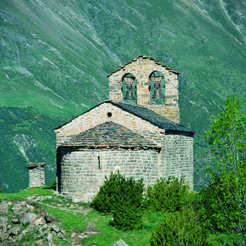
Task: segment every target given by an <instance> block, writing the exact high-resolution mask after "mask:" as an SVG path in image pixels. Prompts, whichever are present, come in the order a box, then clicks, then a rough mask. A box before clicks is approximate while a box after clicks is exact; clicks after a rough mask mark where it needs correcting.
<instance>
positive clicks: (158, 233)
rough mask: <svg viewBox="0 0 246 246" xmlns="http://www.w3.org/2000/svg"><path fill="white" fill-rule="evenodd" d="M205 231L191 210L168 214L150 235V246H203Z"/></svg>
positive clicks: (205, 236) (205, 237)
mask: <svg viewBox="0 0 246 246" xmlns="http://www.w3.org/2000/svg"><path fill="white" fill-rule="evenodd" d="M206 239H207V231H206V230H205V229H204V227H203V225H202V224H201V222H200V221H199V219H198V216H197V214H196V213H195V212H194V211H193V210H192V209H191V208H185V209H182V210H181V211H179V212H175V213H173V214H169V215H167V216H165V217H164V219H163V221H162V222H161V223H160V224H159V225H158V226H157V228H156V230H155V231H154V232H153V233H152V236H151V239H150V246H161V245H163V246H164V245H165V246H174V245H179V246H184V245H189V246H198V245H199V246H204V245H207V243H206Z"/></svg>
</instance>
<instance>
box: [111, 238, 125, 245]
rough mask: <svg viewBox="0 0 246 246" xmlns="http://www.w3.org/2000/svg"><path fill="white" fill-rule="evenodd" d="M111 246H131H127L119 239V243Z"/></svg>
mask: <svg viewBox="0 0 246 246" xmlns="http://www.w3.org/2000/svg"><path fill="white" fill-rule="evenodd" d="M111 246H129V245H128V244H126V243H125V242H124V241H123V240H122V239H119V240H118V241H116V242H114V243H112V244H111Z"/></svg>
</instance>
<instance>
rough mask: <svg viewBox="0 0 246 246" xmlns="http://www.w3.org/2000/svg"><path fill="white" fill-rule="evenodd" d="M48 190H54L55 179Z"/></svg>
mask: <svg viewBox="0 0 246 246" xmlns="http://www.w3.org/2000/svg"><path fill="white" fill-rule="evenodd" d="M49 188H50V189H53V190H56V179H55V180H54V181H53V182H52V183H51V185H50V187H49Z"/></svg>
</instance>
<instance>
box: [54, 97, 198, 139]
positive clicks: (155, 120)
mask: <svg viewBox="0 0 246 246" xmlns="http://www.w3.org/2000/svg"><path fill="white" fill-rule="evenodd" d="M103 103H112V104H113V105H115V106H116V107H119V108H121V109H122V110H125V111H127V112H129V113H131V114H134V115H136V116H137V117H140V118H142V119H144V120H146V121H148V122H150V123H152V124H153V125H156V126H158V127H159V128H161V129H164V130H165V131H166V133H174V132H183V133H187V134H189V135H191V136H193V135H194V132H193V131H191V130H189V129H187V128H185V127H184V126H182V125H180V124H177V123H175V122H173V121H171V120H168V119H166V118H165V117H163V116H161V115H159V114H157V113H155V112H154V111H153V110H150V109H148V108H146V107H142V106H139V105H135V104H130V103H124V102H121V101H113V100H106V101H104V102H101V103H99V104H98V105H96V106H94V107H92V108H90V109H89V110H87V111H85V112H84V113H83V114H85V113H87V112H89V111H91V110H93V109H94V108H96V107H98V106H100V105H101V104H103ZM83 114H82V115H83ZM79 116H80V115H78V116H77V117H75V118H73V119H71V120H70V121H68V122H66V123H64V124H62V125H61V126H59V127H57V128H55V129H54V130H57V129H59V128H61V127H63V126H65V125H67V124H69V123H70V122H71V121H72V120H74V119H76V118H78V117H79Z"/></svg>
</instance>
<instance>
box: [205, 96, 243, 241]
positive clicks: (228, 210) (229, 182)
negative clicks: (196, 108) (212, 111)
mask: <svg viewBox="0 0 246 246" xmlns="http://www.w3.org/2000/svg"><path fill="white" fill-rule="evenodd" d="M245 106H246V104H245V101H243V102H240V100H238V98H237V97H236V96H233V97H232V98H228V99H227V101H226V103H225V110H224V111H223V112H222V113H221V114H219V115H218V116H217V117H215V118H214V122H213V123H212V125H211V130H209V131H208V135H207V139H208V141H209V144H210V149H209V150H210V153H211V154H212V159H213V161H214V163H216V164H217V166H216V169H215V170H212V171H211V176H212V177H211V181H210V183H209V186H208V187H207V188H206V189H204V190H203V191H202V193H201V194H202V204H203V209H202V213H203V216H204V219H205V221H206V224H207V226H208V227H211V228H213V229H217V230H219V231H222V232H230V233H234V234H235V235H237V236H240V237H241V241H242V245H246V179H245V177H246V155H245V150H246V131H245V130H246V126H245V122H246V107H245Z"/></svg>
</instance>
